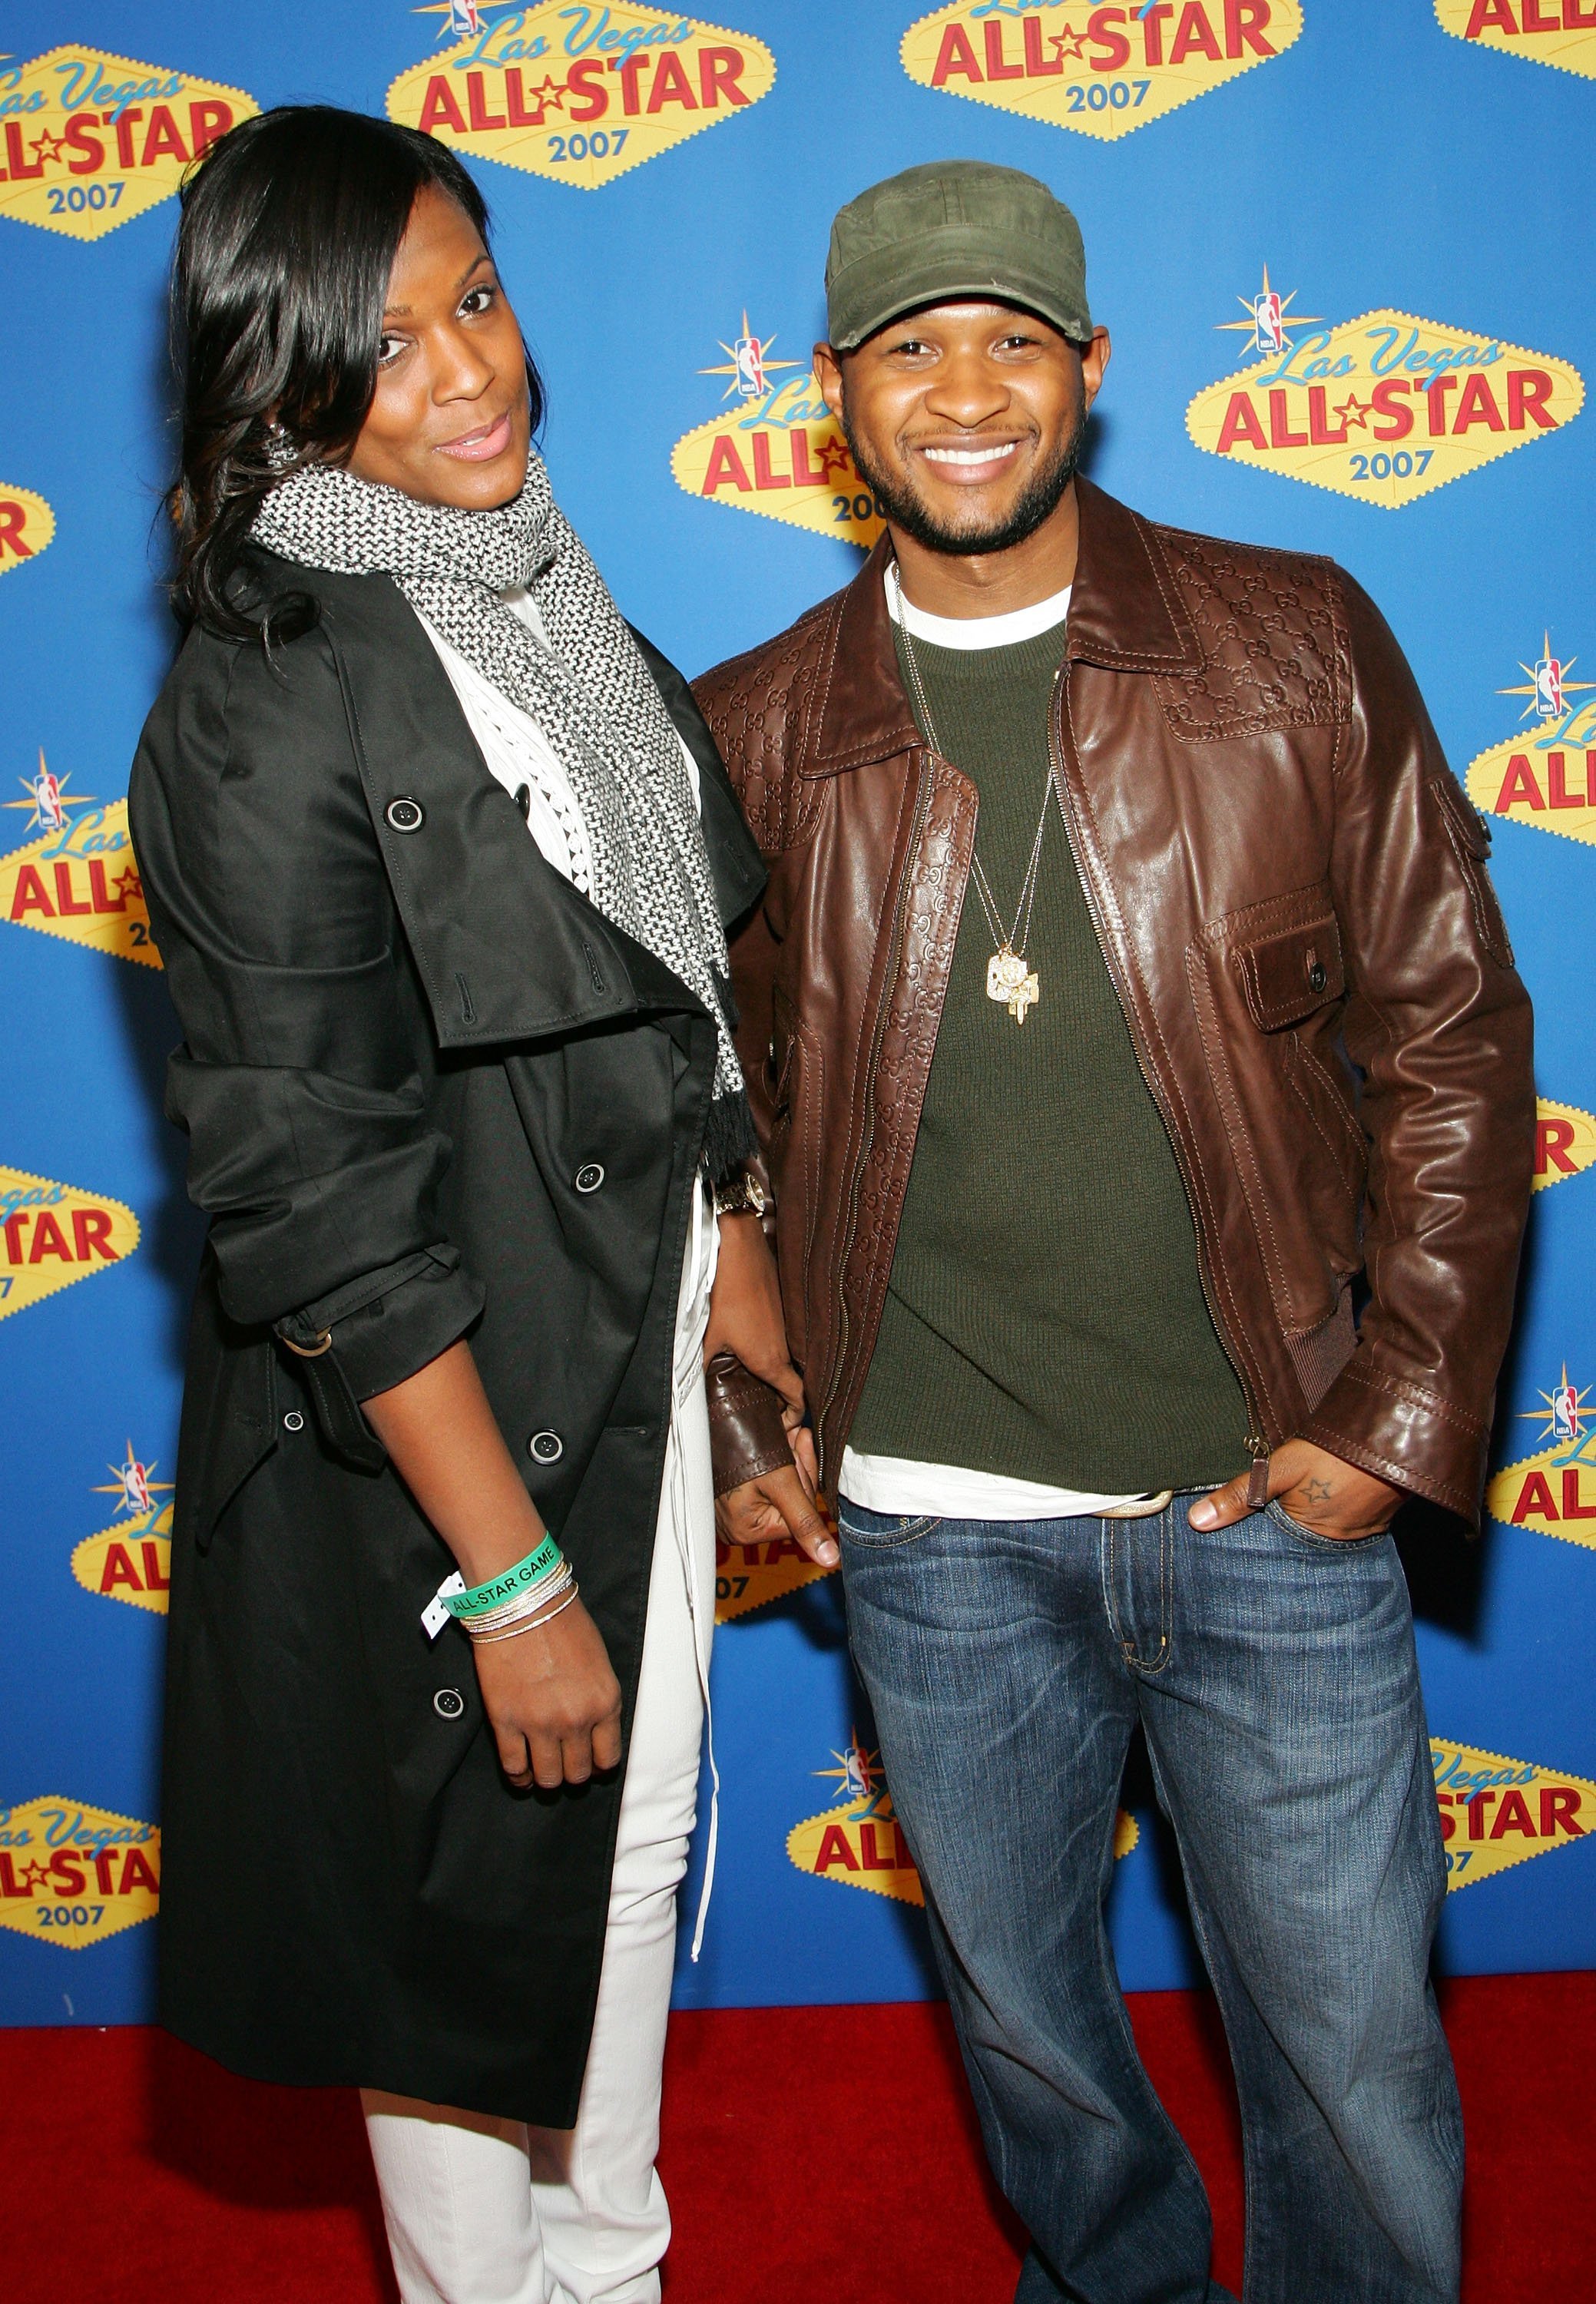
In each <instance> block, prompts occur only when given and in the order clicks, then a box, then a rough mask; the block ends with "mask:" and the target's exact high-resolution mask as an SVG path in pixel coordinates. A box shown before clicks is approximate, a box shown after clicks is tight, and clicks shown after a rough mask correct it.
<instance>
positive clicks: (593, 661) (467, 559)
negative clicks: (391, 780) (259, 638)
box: [254, 453, 753, 1176]
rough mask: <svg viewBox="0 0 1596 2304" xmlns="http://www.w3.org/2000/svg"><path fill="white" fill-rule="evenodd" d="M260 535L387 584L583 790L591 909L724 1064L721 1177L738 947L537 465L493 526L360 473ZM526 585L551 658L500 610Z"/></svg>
mask: <svg viewBox="0 0 1596 2304" xmlns="http://www.w3.org/2000/svg"><path fill="white" fill-rule="evenodd" d="M254 534H255V537H256V538H257V539H258V540H259V542H260V543H261V544H264V545H265V546H267V548H268V550H270V551H273V552H278V553H281V554H283V555H284V557H285V558H287V559H290V560H298V561H301V562H302V563H304V564H305V565H307V566H309V567H311V568H326V569H331V570H335V571H336V572H339V573H340V574H344V575H367V574H370V573H372V572H377V571H380V572H383V573H384V574H386V575H389V576H391V577H392V578H393V579H394V581H395V583H396V584H397V585H398V587H399V589H400V590H401V591H402V592H403V595H404V597H405V598H406V599H407V600H409V601H410V602H411V604H412V606H414V607H416V608H419V609H420V610H421V611H422V612H423V614H425V615H427V616H428V617H429V620H430V621H431V622H432V623H434V624H435V625H436V626H437V629H438V631H440V632H441V633H442V634H443V636H444V638H445V639H446V640H447V641H448V642H449V644H450V646H451V647H453V648H458V649H459V651H460V653H461V655H462V656H465V657H466V658H467V659H468V660H469V661H470V662H471V664H473V665H476V667H477V669H478V670H479V671H480V673H483V674H484V676H485V677H486V678H487V679H488V680H490V681H492V682H493V683H494V685H495V686H496V687H497V689H499V690H500V691H501V692H502V693H503V694H504V695H505V696H507V697H508V698H509V699H510V700H511V701H512V702H513V703H514V704H518V705H520V706H521V707H522V710H523V711H525V712H527V713H528V714H530V716H531V717H532V718H533V719H534V720H536V721H537V723H538V725H539V728H541V729H542V731H543V733H544V734H545V735H546V736H547V737H548V741H549V744H550V745H551V747H552V748H553V750H554V752H555V755H556V758H557V759H558V760H559V762H560V765H561V767H563V768H564V769H565V773H566V775H568V776H569V778H570V780H571V788H572V790H573V792H574V793H575V795H576V798H577V800H578V802H579V804H580V806H581V808H582V816H583V817H584V819H585V822H586V826H587V834H588V843H589V847H590V851H591V853H592V862H593V901H594V902H595V903H596V904H597V905H598V906H599V911H602V912H603V913H604V914H605V916H606V918H607V919H611V920H613V921H614V922H615V926H616V927H617V928H623V929H624V930H625V932H626V934H627V935H628V936H635V937H636V938H637V940H638V942H639V943H640V944H646V945H647V946H648V948H649V951H650V952H651V953H653V954H654V955H655V957H656V958H657V959H658V960H660V961H664V963H665V965H666V967H667V968H668V969H670V970H672V971H673V972H674V973H675V975H676V976H678V977H680V978H681V979H682V981H683V983H684V984H686V985H687V986H689V987H691V989H692V991H694V992H696V993H697V995H698V996H699V998H700V1000H701V1001H702V1002H703V1004H704V1005H705V1007H706V1008H707V1009H708V1010H709V1013H710V1015H711V1016H712V1017H713V1018H714V1019H715V1025H716V1030H717V1036H718V1042H719V1046H718V1051H717V1063H716V1067H715V1098H714V1105H713V1107H712V1110H711V1114H710V1122H709V1144H708V1146H707V1156H708V1158H709V1166H710V1172H711V1173H712V1174H714V1175H717V1176H719V1175H722V1174H724V1173H726V1170H727V1169H729V1168H731V1167H733V1166H734V1165H736V1163H737V1162H738V1161H739V1160H741V1159H743V1158H746V1157H747V1156H748V1154H749V1153H750V1152H751V1149H752V1145H753V1130H752V1124H751V1120H750V1117H749V1113H748V1105H747V1099H746V1097H744V1094H743V1073H742V1070H741V1068H740V1066H739V1064H738V1062H737V1055H736V1051H735V1049H734V1046H733V1045H732V1036H731V1029H730V1022H729V1011H730V1004H731V1003H730V989H729V985H728V980H727V979H728V969H727V961H726V935H725V931H724V930H723V928H722V927H721V924H720V914H719V910H718V908H717V904H716V901H715V888H714V884H713V882H712V880H711V878H710V875H709V853H708V851H707V850H706V848H705V846H704V834H703V827H702V826H701V825H700V821H699V815H698V810H697V809H695V808H694V806H693V801H692V785H691V784H690V783H689V781H688V775H687V764H686V762H685V760H684V759H683V755H682V746H681V743H680V741H679V740H678V737H677V734H676V729H675V722H674V721H673V720H672V718H671V716H670V714H669V713H668V712H667V711H666V707H665V703H664V699H662V697H661V696H660V693H659V690H658V687H657V686H656V684H655V682H654V679H653V676H652V675H651V673H649V668H648V665H646V664H645V663H644V661H643V658H642V655H641V651H640V650H639V648H638V646H637V643H636V641H635V640H633V639H632V634H631V632H630V631H628V629H627V627H626V625H625V623H624V622H623V620H622V617H621V614H620V611H619V610H618V609H617V608H616V606H615V602H614V601H613V600H612V599H611V597H610V596H609V592H608V590H607V587H606V585H605V582H604V579H603V578H602V577H601V576H600V575H599V571H598V569H597V568H595V566H594V565H593V563H592V561H591V560H590V557H589V555H588V553H587V550H586V547H585V546H583V544H582V539H581V538H579V537H578V535H577V534H576V531H575V529H573V527H572V526H571V523H570V521H568V520H567V519H566V518H565V514H564V512H561V510H560V508H559V506H558V505H557V504H556V503H555V500H554V496H553V492H552V490H551V489H550V487H549V481H548V468H547V466H546V465H545V464H544V462H543V460H542V458H541V457H540V456H539V455H537V454H536V453H534V454H533V455H532V456H531V460H530V462H529V463H528V466H527V477H526V485H525V487H523V488H522V491H521V494H520V495H519V496H517V497H516V498H515V500H514V503H513V504H503V505H500V506H499V507H498V508H497V510H496V511H493V512H464V511H461V510H458V509H457V508H455V507H454V505H450V504H421V503H420V502H418V501H417V500H416V499H415V498H414V497H413V496H404V495H403V494H402V493H401V491H400V490H399V489H397V488H391V487H379V486H378V485H376V484H374V483H373V482H371V481H369V480H362V479H356V478H355V476H354V475H353V474H352V472H346V471H340V470H334V469H333V468H331V467H330V466H327V465H316V466H311V467H310V468H308V469H306V470H302V471H299V472H296V473H294V474H293V475H292V477H291V478H289V479H285V480H283V481H280V482H279V483H278V485H277V486H276V487H274V488H273V489H272V491H271V493H270V494H269V495H268V496H267V499H266V502H265V503H264V504H263V505H262V506H261V509H260V512H259V514H258V516H257V518H256V521H255V526H254ZM514 585H525V586H526V587H527V588H528V589H530V591H531V595H532V597H533V598H534V599H535V600H536V602H537V605H538V612H539V615H540V617H541V618H542V622H543V627H544V630H545V631H546V632H547V633H548V640H549V646H548V648H543V647H540V646H539V642H538V640H537V638H536V637H535V635H534V634H533V633H532V632H531V631H529V630H528V629H527V627H526V625H525V624H524V623H522V620H521V618H520V617H519V616H517V615H516V614H514V612H513V611H512V610H511V609H510V608H508V607H506V606H505V604H504V602H503V601H502V600H501V599H500V598H499V597H498V595H499V594H500V593H501V592H502V591H504V590H505V589H507V588H509V587H511V586H514Z"/></svg>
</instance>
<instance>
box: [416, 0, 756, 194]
mask: <svg viewBox="0 0 1596 2304" xmlns="http://www.w3.org/2000/svg"><path fill="white" fill-rule="evenodd" d="M775 79H776V58H775V57H774V56H773V55H771V53H770V51H769V49H768V47H766V46H765V44H764V42H763V41H762V40H756V39H752V38H750V36H749V35H748V34H747V33H746V32H728V31H725V30H722V29H721V27H720V26H719V25H717V24H700V23H699V22H698V21H696V20H695V19H693V18H691V17H686V16H670V15H664V14H662V13H660V11H659V10H658V9H657V8H640V7H632V6H627V5H624V4H623V5H614V6H610V7H606V8H602V9H592V8H572V7H568V6H566V5H565V4H564V0H556V4H555V5H553V6H549V7H542V8H517V9H514V10H513V11H505V12H496V13H495V20H494V21H493V22H492V23H491V24H488V23H487V22H484V24H483V27H482V29H481V30H480V32H477V33H473V34H472V36H471V38H469V39H464V40H459V41H456V42H455V43H454V46H453V47H446V48H441V49H439V50H438V52H437V55H432V56H429V57H428V58H427V60H426V62H425V63H423V64H412V67H411V69H410V70H409V71H408V72H401V73H400V75H399V77H398V79H397V80H395V82H394V84H393V86H392V87H391V88H390V89H389V90H388V116H389V118H390V119H392V120H398V121H402V122H403V123H404V124H405V125H406V126H407V127H411V128H420V129H422V130H424V131H426V133H427V134H428V135H429V136H436V137H437V138H438V139H439V140H441V141H442V142H443V143H445V144H452V145H453V146H454V148H455V149H456V150H458V151H461V152H466V153H469V154H470V155H471V157H472V158H473V159H477V160H503V161H505V162H506V163H507V164H508V165H509V166H511V167H512V168H529V169H531V171H532V173H533V174H535V175H539V176H548V178H550V179H551V181H552V182H555V183H556V184H574V185H576V186H577V187H578V188H579V189H580V190H582V191H595V190H596V189H597V188H598V187H599V185H600V184H607V183H610V182H613V181H614V179H615V177H616V176H623V175H624V174H625V173H626V171H627V169H628V168H635V167H637V166H638V165H640V164H641V162H642V161H644V160H653V159H657V158H658V156H659V154H660V153H661V152H664V151H667V150H668V149H669V148H670V147H671V146H672V145H673V144H680V143H682V142H683V140H684V139H685V138H687V137H689V136H696V135H697V134H698V133H699V132H700V130H701V129H705V128H714V127H716V126H717V125H718V124H719V123H720V122H722V121H724V120H731V119H733V118H734V117H735V115H736V114H738V113H739V112H741V111H743V110H744V109H745V108H746V107H747V106H749V105H751V104H757V103H758V102H759V100H760V97H762V96H766V95H768V93H769V90H770V88H771V86H772V84H773V82H774V81H775Z"/></svg>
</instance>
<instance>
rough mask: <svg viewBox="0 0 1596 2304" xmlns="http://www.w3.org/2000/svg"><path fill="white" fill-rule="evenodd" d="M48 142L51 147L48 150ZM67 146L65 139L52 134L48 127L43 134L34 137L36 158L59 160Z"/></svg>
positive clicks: (34, 154) (34, 155)
mask: <svg viewBox="0 0 1596 2304" xmlns="http://www.w3.org/2000/svg"><path fill="white" fill-rule="evenodd" d="M46 145H48V146H49V150H48V151H46V149H45V147H46ZM65 148H66V146H65V143H64V140H63V139H62V138H61V137H59V136H52V135H51V133H50V131H49V130H48V129H46V131H45V132H44V134H43V135H42V136H36V137H35V138H34V139H33V157H34V158H35V160H59V159H60V157H61V155H62V153H63V152H64V150H65Z"/></svg>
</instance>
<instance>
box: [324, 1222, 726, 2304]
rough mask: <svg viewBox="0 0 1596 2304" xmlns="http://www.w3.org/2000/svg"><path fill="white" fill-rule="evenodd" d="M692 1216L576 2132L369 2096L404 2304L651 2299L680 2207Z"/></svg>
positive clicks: (703, 1517) (697, 1563) (700, 1710)
mask: <svg viewBox="0 0 1596 2304" xmlns="http://www.w3.org/2000/svg"><path fill="white" fill-rule="evenodd" d="M716 1247H717V1241H716V1239H715V1224H714V1221H713V1219H712V1218H711V1219H709V1221H708V1223H707V1224H706V1223H703V1222H701V1221H695V1223H694V1225H693V1238H692V1246H691V1249H690V1252H689V1256H688V1258H687V1269H686V1271H685V1272H684V1273H683V1286H682V1305H681V1314H680V1317H679V1320H678V1324H677V1354H676V1396H675V1413H674V1415H673V1418H672V1426H671V1436H670V1441H669V1444H668V1445H667V1448H666V1475H665V1486H664V1489H663V1492H662V1494H661V1495H660V1500H659V1520H658V1528H657V1530H656V1533H655V1538H654V1563H653V1568H652V1571H651V1573H650V1578H649V1612H648V1618H647V1622H646V1625H645V1630H644V1635H643V1658H642V1669H641V1675H640V1677H639V1681H638V1690H637V1709H636V1713H635V1715H634V1717H633V1722H632V1744H631V1751H630V1755H629V1758H628V1761H627V1766H626V1783H625V1789H624V1792H623V1793H622V1796H621V1815H620V1824H619V1830H618V1834H617V1837H616V1842H615V1871H614V1875H613V1876H612V1879H611V1883H610V1893H609V1919H608V1925H607V1932H606V1935H605V1939H604V1968H603V1972H602V1975H601V1977H600V1978H599V2001H598V2008H597V2012H596V2014H595V2017H594V2022H593V2037H592V2045H591V2046H590V2049H589V2052H588V2063H587V2072H586V2077H585V2078H584V2080H583V2082H582V2102H581V2105H580V2108H579V2111H578V2113H577V2121H576V2126H575V2127H574V2128H572V2129H552V2128H529V2127H527V2126H526V2125H525V2123H524V2122H519V2121H513V2120H497V2119H494V2118H492V2117H490V2116H488V2115H487V2114H484V2113H471V2112H457V2111H452V2110H450V2109H448V2108H447V2107H446V2106H443V2105H428V2104H422V2103H420V2102H418V2101H417V2100H416V2099H415V2098H413V2097H411V2096H386V2095H384V2094H382V2093H380V2092H379V2091H378V2090H377V2089H375V2088H366V2089H363V2090H362V2091H361V2100H362V2103H363V2105H364V2107H365V2113H366V2131H367V2134H368V2135H369V2138H370V2140H371V2157H372V2159H373V2161H374V2162H375V2163H376V2167H377V2181H378V2186H379V2187H380V2189H381V2192H382V2206H383V2216H384V2219H385V2221H386V2225H387V2233H388V2246H389V2248H390V2249H391V2250H392V2252H393V2257H394V2270H395V2275H396V2277H397V2279H398V2283H399V2293H400V2295H401V2297H402V2298H403V2304H656V2300H657V2299H658V2296H659V2292H660V2291H659V2271H658V2266H659V2260H660V2258H661V2257H662V2256H663V2255H664V2254H665V2250H666V2243H667V2242H668V2240H669V2239H670V2232H671V2224H670V2211H669V2209H668V2208H667V2207H666V2199H665V2193H664V2190H663V2189H662V2187H661V2185H660V2181H659V2177H658V2173H657V2171H656V2169H655V2166H654V2157H655V2154H656V2152H657V2151H658V2144H659V2072H660V2064H661V2062H662V2060H663V2058H664V2054H665V2027H666V2016H667V2014H668V2013H669V2009H670V1991H671V1973H672V1969H673V1968H674V1967H675V1938H676V1890H677V1887H678V1886H679V1885H680V1883H681V1880H682V1876H683V1873H684V1872H685V1870H686V1868H687V1843H688V1840H689V1838H690V1836H691V1834H692V1826H693V1821H694V1811H695V1805H696V1800H697V1794H698V1777H699V1752H700V1741H701V1738H702V1732H703V1722H704V1701H705V1697H704V1691H705V1690H706V1688H707V1685H708V1673H709V1639H710V1636H711V1633H712V1631H713V1627H714V1621H715V1504H714V1492H713V1481H712V1478H711V1475H710V1470H709V1416H708V1411H707V1410H706V1407H705V1402H704V1373H703V1365H702V1356H701V1347H702V1341H703V1333H704V1322H705V1320H706V1319H707V1318H708V1302H709V1280H710V1278H711V1276H712V1275H713V1269H714V1263H715V1249H716Z"/></svg>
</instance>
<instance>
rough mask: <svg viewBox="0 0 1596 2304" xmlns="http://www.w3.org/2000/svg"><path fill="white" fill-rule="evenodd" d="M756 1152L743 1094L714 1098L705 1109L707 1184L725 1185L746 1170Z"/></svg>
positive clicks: (750, 1120) (755, 1141) (756, 1148)
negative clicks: (707, 1119) (707, 1116)
mask: <svg viewBox="0 0 1596 2304" xmlns="http://www.w3.org/2000/svg"><path fill="white" fill-rule="evenodd" d="M759 1148H760V1147H759V1139H758V1137H757V1136H756V1135H755V1134H754V1126H753V1114H752V1113H751V1111H750V1110H749V1108H748V1097H747V1096H746V1094H745V1093H744V1091H743V1089H742V1088H734V1089H733V1091H732V1093H731V1094H730V1095H729V1096H717V1097H716V1099H715V1101H714V1103H713V1104H712V1105H710V1106H709V1127H708V1129H707V1130H706V1131H705V1135H704V1165H705V1167H706V1168H707V1169H708V1170H709V1182H711V1183H712V1184H724V1183H726V1182H728V1181H729V1180H730V1179H731V1178H732V1177H733V1176H735V1175H737V1174H739V1173H741V1172H742V1171H743V1169H744V1168H746V1167H747V1165H748V1164H749V1162H750V1161H751V1159H752V1158H753V1157H754V1156H755V1155H756V1153H757V1152H758V1151H759Z"/></svg>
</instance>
